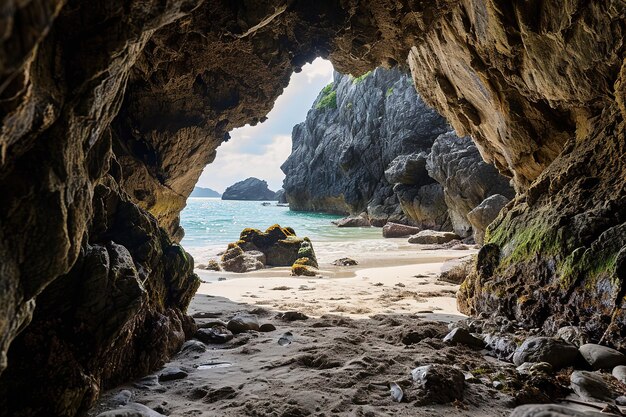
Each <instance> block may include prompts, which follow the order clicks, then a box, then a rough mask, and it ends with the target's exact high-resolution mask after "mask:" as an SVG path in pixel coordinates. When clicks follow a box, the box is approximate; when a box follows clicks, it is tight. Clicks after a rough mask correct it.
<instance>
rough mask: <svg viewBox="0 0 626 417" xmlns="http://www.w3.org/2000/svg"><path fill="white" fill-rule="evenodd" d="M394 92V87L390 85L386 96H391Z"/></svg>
mask: <svg viewBox="0 0 626 417" xmlns="http://www.w3.org/2000/svg"><path fill="white" fill-rule="evenodd" d="M392 94H393V87H389V88H388V89H387V94H385V96H386V97H389V96H390V95H392Z"/></svg>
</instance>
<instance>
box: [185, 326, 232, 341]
mask: <svg viewBox="0 0 626 417" xmlns="http://www.w3.org/2000/svg"><path fill="white" fill-rule="evenodd" d="M194 337H195V338H196V339H198V340H199V341H201V342H203V343H207V344H208V343H214V344H222V343H226V342H228V341H230V340H232V338H233V333H232V332H231V331H230V330H228V329H227V328H226V327H225V326H213V327H210V328H206V329H198V331H197V332H196V334H195V335H194Z"/></svg>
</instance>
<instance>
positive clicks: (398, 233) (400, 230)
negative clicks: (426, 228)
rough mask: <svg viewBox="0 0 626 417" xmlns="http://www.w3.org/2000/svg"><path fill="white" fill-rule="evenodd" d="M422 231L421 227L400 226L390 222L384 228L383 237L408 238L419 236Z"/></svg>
mask: <svg viewBox="0 0 626 417" xmlns="http://www.w3.org/2000/svg"><path fill="white" fill-rule="evenodd" d="M420 231H421V229H420V228H419V227H413V226H407V225H405V224H398V223H393V222H388V223H387V224H385V225H384V226H383V237H387V238H393V237H407V236H410V235H414V234H417V233H419V232H420Z"/></svg>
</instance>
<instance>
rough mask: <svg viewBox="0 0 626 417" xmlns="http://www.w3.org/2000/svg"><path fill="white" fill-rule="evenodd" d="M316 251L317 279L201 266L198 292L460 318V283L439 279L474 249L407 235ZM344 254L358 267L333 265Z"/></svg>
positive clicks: (322, 310) (286, 306) (321, 309)
mask: <svg viewBox="0 0 626 417" xmlns="http://www.w3.org/2000/svg"><path fill="white" fill-rule="evenodd" d="M315 250H316V253H317V257H318V262H319V265H320V268H319V275H318V276H316V277H294V276H291V272H290V268H288V267H277V268H267V269H264V270H259V271H254V272H248V273H245V274H237V273H229V272H224V271H219V272H216V271H204V270H199V269H197V270H196V273H198V275H199V276H200V278H201V279H202V280H203V282H204V283H203V284H202V285H201V286H200V289H199V290H198V294H207V295H214V296H220V297H224V298H227V299H229V300H231V301H233V302H237V303H247V304H250V305H255V306H261V307H265V308H272V309H274V310H277V311H288V310H297V311H301V312H303V313H306V314H307V315H310V316H317V317H319V316H322V315H324V314H341V315H345V316H348V317H351V318H367V317H369V316H370V315H373V314H402V313H419V314H420V315H423V316H424V317H426V318H430V317H431V316H433V315H436V317H437V318H438V319H440V320H446V321H449V320H455V319H459V318H461V317H462V316H461V315H460V314H459V313H458V311H457V309H456V302H455V298H454V295H455V292H456V290H457V288H458V287H457V286H455V285H451V284H448V283H445V282H441V281H438V280H437V279H436V278H437V276H438V275H439V273H440V272H441V271H442V268H445V266H444V264H445V263H446V262H448V263H451V261H454V260H455V259H458V258H461V257H465V256H468V255H471V254H473V253H475V252H476V250H475V249H468V250H449V249H440V250H432V249H430V250H429V249H423V248H422V245H412V244H408V243H406V239H385V240H383V239H378V240H362V241H352V242H317V243H316V244H315ZM345 257H348V258H351V259H354V260H355V261H357V262H358V265H356V266H336V265H333V262H334V261H335V260H337V259H340V258H345Z"/></svg>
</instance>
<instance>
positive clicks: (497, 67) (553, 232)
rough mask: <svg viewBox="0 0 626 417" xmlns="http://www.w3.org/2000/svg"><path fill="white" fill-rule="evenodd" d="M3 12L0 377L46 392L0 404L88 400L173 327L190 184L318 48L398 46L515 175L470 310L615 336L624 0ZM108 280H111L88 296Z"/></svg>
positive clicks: (468, 295)
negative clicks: (182, 216)
mask: <svg viewBox="0 0 626 417" xmlns="http://www.w3.org/2000/svg"><path fill="white" fill-rule="evenodd" d="M1 15H2V16H1V17H0V23H1V24H0V27H1V28H2V32H1V33H0V109H1V110H0V120H1V131H0V132H1V133H0V195H2V199H1V200H0V226H1V227H0V257H1V259H2V262H0V280H1V281H0V283H1V287H2V291H1V292H0V370H4V372H3V374H2V376H1V377H0V387H1V388H0V389H1V390H2V393H3V394H4V393H6V392H13V391H11V390H13V389H14V388H13V387H14V386H15V387H22V394H23V395H24V396H28V395H29V393H31V392H32V393H34V394H35V393H36V394H37V395H32V396H28V398H24V397H19V396H11V395H9V396H7V395H2V401H3V404H2V406H1V407H0V413H2V414H4V415H7V414H8V415H18V416H19V415H50V414H51V413H55V414H58V415H74V414H76V413H80V412H82V411H84V410H85V408H86V407H87V406H89V405H90V404H91V403H92V402H93V401H94V398H95V396H96V395H97V392H98V390H99V389H101V388H102V387H103V386H107V384H112V383H115V382H116V381H119V380H120V379H123V378H126V377H128V376H130V375H134V374H138V373H141V372H143V371H145V369H147V368H153V367H155V366H156V365H157V364H158V363H159V362H160V361H161V360H163V359H164V357H165V356H166V354H167V353H168V351H169V350H170V349H171V348H172V349H173V348H174V346H176V345H177V344H178V343H179V341H180V340H182V334H181V329H182V330H183V331H184V330H185V325H184V323H185V322H186V319H184V317H183V312H184V309H185V306H186V303H187V301H188V296H189V294H191V293H193V289H194V287H195V285H197V281H196V278H195V277H194V276H193V274H192V273H191V264H192V261H191V259H189V258H188V257H187V256H184V252H182V251H181V250H180V249H179V248H178V247H177V246H176V245H175V242H176V241H178V240H179V239H180V238H181V237H182V230H181V229H180V227H179V226H178V213H179V211H180V210H181V208H182V207H183V206H184V201H185V198H186V196H187V195H188V194H189V193H190V192H191V190H192V187H193V185H194V182H195V181H196V179H197V178H198V176H199V174H200V172H201V170H202V168H203V166H204V164H206V163H208V162H210V161H211V160H212V159H213V158H214V157H215V150H216V148H217V146H218V145H219V143H221V141H222V140H224V139H225V138H226V137H227V132H228V131H229V130H231V129H232V128H234V127H236V126H241V125H243V124H244V123H246V122H252V123H255V122H257V121H261V120H262V118H263V117H264V116H265V114H267V112H268V111H269V110H270V108H271V107H272V104H273V101H274V99H275V98H276V97H277V95H278V94H280V92H281V91H282V89H283V88H284V86H285V85H286V83H287V81H288V79H289V76H290V74H291V72H292V71H293V70H298V68H300V67H301V66H302V65H304V63H305V62H307V61H311V60H312V59H313V58H314V57H315V56H323V57H329V58H330V59H331V61H332V62H333V63H334V64H335V66H336V68H337V70H338V71H340V72H343V73H353V74H355V75H359V74H362V73H364V72H366V71H367V70H370V69H373V68H375V67H376V66H378V65H381V64H383V65H396V64H400V65H403V64H404V62H406V59H407V56H408V57H409V58H408V62H409V64H410V67H411V71H412V75H413V79H414V82H415V85H416V87H417V89H418V90H419V91H420V92H421V94H422V96H423V97H424V99H425V100H426V101H427V102H428V103H429V104H431V105H433V106H434V107H435V108H436V109H437V110H438V111H439V112H440V113H441V114H443V115H444V116H445V117H446V118H447V119H448V120H449V121H450V122H451V123H452V125H453V127H454V128H455V129H456V130H457V133H459V134H460V135H466V134H471V135H472V137H473V138H474V139H475V141H476V143H477V145H478V147H479V149H480V152H481V154H482V155H483V157H484V158H485V160H486V161H487V162H493V163H494V164H495V165H496V166H497V167H498V169H500V170H501V171H502V172H504V173H506V174H508V175H510V176H513V178H514V180H515V184H516V187H517V190H518V191H519V193H520V195H519V196H518V197H517V198H516V199H515V200H514V201H513V202H512V203H510V204H509V205H508V206H507V208H508V211H507V212H506V213H504V214H502V215H501V216H500V218H499V219H498V220H497V221H496V223H495V224H494V225H492V227H491V230H490V231H489V232H488V233H487V237H486V241H487V242H488V243H490V244H487V245H486V246H485V247H484V248H483V252H482V253H481V254H480V256H479V257H478V258H479V259H478V273H477V274H475V276H474V277H473V278H472V279H470V281H468V283H467V285H466V287H465V292H464V293H463V295H462V297H461V298H460V300H461V306H462V307H463V309H464V311H467V312H474V311H477V310H478V309H481V310H487V311H490V310H503V311H504V312H506V313H507V314H512V315H516V316H517V317H518V318H519V319H520V321H521V323H525V324H527V325H536V324H542V323H545V326H546V327H547V328H548V329H552V328H555V327H556V326H558V325H559V323H562V322H572V323H579V322H580V324H581V325H583V326H585V327H587V328H588V329H587V330H589V332H590V334H591V335H592V336H593V338H594V339H599V338H601V337H603V338H604V340H605V341H606V342H608V343H609V344H612V345H615V346H618V347H624V346H623V332H624V313H623V312H624V311H625V310H624V309H623V308H622V307H623V305H622V304H623V296H624V290H623V287H624V282H625V280H626V276H625V272H624V270H625V269H624V259H625V255H624V253H625V249H624V247H625V246H626V238H625V232H624V227H625V226H624V225H625V217H626V213H625V212H624V210H625V209H624V207H626V204H625V198H626V190H625V186H624V178H626V166H624V164H625V161H626V158H625V155H624V153H625V144H624V142H625V140H624V117H625V116H626V104H625V103H626V62H625V60H624V56H625V53H624V52H625V51H624V49H625V48H626V46H625V44H624V42H623V39H624V37H625V32H626V23H625V22H626V5H625V3H624V1H623V0H606V1H583V0H566V1H549V0H543V1H540V0H538V1H533V2H528V1H521V0H513V1H511V0H507V1H504V0H463V1H452V0H434V1H429V2H412V1H408V2H391V1H376V2H373V1H372V2H368V1H356V0H346V1H342V2H335V1H319V2H318V1H316V2H308V1H296V0H293V1H279V0H276V1H263V2H259V1H245V0H242V1H237V2H232V1H226V0H222V1H204V2H203V1H201V0H169V1H163V2H150V1H120V0H106V1H104V0H90V1H84V0H67V1H63V0H56V1H43V0H30V1H28V0H26V1H15V0H8V1H4V2H3V5H2V13H1ZM104 219H106V221H105V220H104ZM129 219H130V220H132V221H131V223H132V224H131V225H128V224H127V225H125V227H118V226H119V225H120V224H123V223H124V222H128V221H129ZM120 246H122V247H124V248H125V250H124V249H122V248H121V247H120ZM107 257H108V261H107ZM107 265H108V267H107ZM133 266H134V269H133ZM144 277H145V280H143V281H142V279H143V278H144ZM77 282H78V283H79V286H78V287H76V286H72V285H71V283H77ZM105 282H106V283H119V287H116V286H115V285H113V284H111V285H108V284H107V286H106V288H107V289H106V290H102V291H97V292H96V293H97V295H98V299H97V300H89V293H90V291H86V290H85V289H86V288H91V287H90V286H91V285H93V286H94V287H97V288H104V283H105ZM83 286H85V287H83ZM77 288H79V289H80V291H79V290H78V289H77ZM66 289H72V290H73V291H71V292H68V291H66ZM82 291H84V292H82ZM119 293H123V294H124V295H125V297H117V296H116V295H117V294H119ZM118 302H119V303H121V304H124V305H120V304H116V303H118ZM103 305H104V306H105V307H102V306H103ZM107 308H113V310H114V311H116V312H119V315H116V316H115V317H116V318H117V319H113V318H111V321H110V320H108V319H104V322H103V321H102V320H103V317H104V316H103V314H104V312H108V311H110V310H108V309H107ZM33 312H34V313H33ZM31 319H32V322H31ZM177 320H178V322H177ZM29 322H30V324H29ZM154 323H163V326H160V327H159V328H158V330H156V333H157V334H158V335H159V336H160V337H161V339H160V340H159V342H158V343H157V344H151V343H150V341H151V340H154V338H153V336H154V331H153V330H151V329H152V327H151V326H154ZM179 323H180V324H179ZM20 332H21V333H20ZM81 332H85V333H81ZM81 334H86V335H94V342H90V341H89V340H85V339H84V338H80V337H78V335H81ZM111 340H113V342H112V343H111V344H108V345H107V344H106V342H108V341H111ZM39 341H41V342H39ZM44 341H45V342H46V344H45V345H43V342H44ZM7 350H8V356H7ZM46 352H48V353H53V354H52V355H47V354H46ZM7 357H8V363H7V360H6V358H7ZM107 357H108V358H110V361H108V360H105V358H107ZM66 365H71V367H68V366H66ZM31 372H32V374H31ZM31 375H36V376H37V377H38V378H34V377H31ZM38 387H43V388H38ZM45 387H48V388H47V389H48V390H49V391H46V392H42V390H45V389H46V388H45Z"/></svg>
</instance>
